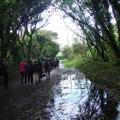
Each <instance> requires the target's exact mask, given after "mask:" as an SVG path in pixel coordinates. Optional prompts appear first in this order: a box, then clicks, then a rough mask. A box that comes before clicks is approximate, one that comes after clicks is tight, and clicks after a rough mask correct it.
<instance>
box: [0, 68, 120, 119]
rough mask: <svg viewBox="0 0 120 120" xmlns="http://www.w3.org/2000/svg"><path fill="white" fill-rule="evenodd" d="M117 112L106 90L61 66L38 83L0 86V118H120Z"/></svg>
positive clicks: (78, 73)
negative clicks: (4, 88)
mask: <svg viewBox="0 0 120 120" xmlns="http://www.w3.org/2000/svg"><path fill="white" fill-rule="evenodd" d="M119 111H120V103H119V101H117V100H116V99H114V98H113V97H111V96H110V95H109V92H108V91H107V90H102V89H99V88H98V87H97V85H95V84H94V83H91V81H90V80H89V79H87V78H86V77H85V76H84V74H83V73H80V72H79V71H77V70H75V69H66V68H64V67H63V66H61V67H60V68H59V69H54V70H53V71H52V72H51V79H50V80H46V79H45V78H44V79H43V80H42V81H41V83H40V84H35V83H34V85H32V86H27V87H26V86H24V87H23V86H21V85H20V84H19V82H16V83H15V84H13V85H11V87H10V88H8V89H6V90H3V89H0V120H120V113H119Z"/></svg>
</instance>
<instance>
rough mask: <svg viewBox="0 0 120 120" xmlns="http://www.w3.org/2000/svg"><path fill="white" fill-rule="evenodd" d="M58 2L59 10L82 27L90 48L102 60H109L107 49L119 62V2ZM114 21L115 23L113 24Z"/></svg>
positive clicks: (77, 0) (80, 0)
mask: <svg viewBox="0 0 120 120" xmlns="http://www.w3.org/2000/svg"><path fill="white" fill-rule="evenodd" d="M56 2H57V3H58V5H59V8H60V9H61V10H63V11H64V12H65V13H66V14H67V15H68V16H69V17H71V18H72V19H73V20H74V22H75V23H76V24H77V25H79V26H80V28H81V29H82V31H83V33H84V35H85V36H86V40H87V42H88V44H89V46H90V47H91V46H93V47H94V48H95V49H96V51H97V54H98V55H99V57H100V58H102V59H103V60H104V61H106V60H108V56H107V49H108V48H110V49H111V50H112V51H113V53H114V56H115V57H116V60H117V61H119V59H120V44H119V43H120V37H119V36H120V32H119V31H120V27H119V26H120V19H119V14H120V13H119V10H120V7H119V6H120V3H119V2H118V1H117V0H115V1H114V0H97V1H96V0H62V1H58V0H56ZM113 20H114V21H115V22H112V21H113ZM116 29H117V30H116ZM115 33H116V34H117V35H115ZM109 58H110V56H109ZM110 59H111V58H110Z"/></svg>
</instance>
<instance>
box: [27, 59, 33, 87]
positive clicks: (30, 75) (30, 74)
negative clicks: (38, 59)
mask: <svg viewBox="0 0 120 120" xmlns="http://www.w3.org/2000/svg"><path fill="white" fill-rule="evenodd" d="M25 68H26V74H27V80H28V84H29V83H31V85H32V84H33V64H32V61H31V60H30V61H29V62H28V63H27V64H26V67H25Z"/></svg>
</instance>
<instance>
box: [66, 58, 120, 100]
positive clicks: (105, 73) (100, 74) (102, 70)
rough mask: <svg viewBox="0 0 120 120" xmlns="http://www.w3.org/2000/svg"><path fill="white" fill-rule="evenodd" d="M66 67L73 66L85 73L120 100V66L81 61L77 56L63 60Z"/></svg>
mask: <svg viewBox="0 0 120 120" xmlns="http://www.w3.org/2000/svg"><path fill="white" fill-rule="evenodd" d="M64 65H65V66H66V67H74V68H76V69H79V70H80V71H81V72H83V73H85V75H86V77H88V78H89V79H90V80H91V81H93V82H95V83H96V84H98V85H99V86H100V87H102V88H107V89H108V90H109V91H110V92H111V94H113V95H114V96H115V97H116V98H117V99H119V100H120V67H119V66H114V65H113V64H112V63H109V62H93V61H85V60H84V61H81V60H80V59H79V58H78V57H76V58H74V59H71V60H67V61H65V62H64Z"/></svg>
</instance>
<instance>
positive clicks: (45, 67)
mask: <svg viewBox="0 0 120 120" xmlns="http://www.w3.org/2000/svg"><path fill="white" fill-rule="evenodd" d="M42 66H43V71H44V72H45V74H46V78H47V79H50V70H51V65H50V62H49V60H48V59H47V58H45V59H44V60H43V63H42Z"/></svg>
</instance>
